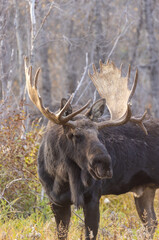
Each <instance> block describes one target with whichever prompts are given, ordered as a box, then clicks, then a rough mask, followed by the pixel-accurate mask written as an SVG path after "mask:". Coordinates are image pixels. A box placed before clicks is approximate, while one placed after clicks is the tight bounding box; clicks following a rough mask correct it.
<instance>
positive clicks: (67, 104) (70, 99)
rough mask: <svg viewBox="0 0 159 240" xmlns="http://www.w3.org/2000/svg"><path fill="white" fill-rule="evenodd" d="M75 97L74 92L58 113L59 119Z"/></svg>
mask: <svg viewBox="0 0 159 240" xmlns="http://www.w3.org/2000/svg"><path fill="white" fill-rule="evenodd" d="M72 98H73V94H72V95H71V96H70V97H69V99H68V100H67V102H66V104H65V105H64V106H63V108H62V109H61V110H60V112H59V113H58V117H59V119H61V117H62V115H63V113H64V112H65V111H66V110H67V108H68V106H69V104H70V103H71V101H72Z"/></svg>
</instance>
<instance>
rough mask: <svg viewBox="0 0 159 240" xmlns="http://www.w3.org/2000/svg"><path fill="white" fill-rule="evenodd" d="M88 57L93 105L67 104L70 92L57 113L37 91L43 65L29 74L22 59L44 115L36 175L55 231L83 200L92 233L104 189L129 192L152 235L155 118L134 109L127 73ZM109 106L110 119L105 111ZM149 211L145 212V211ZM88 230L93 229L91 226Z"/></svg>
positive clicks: (157, 178)
mask: <svg viewBox="0 0 159 240" xmlns="http://www.w3.org/2000/svg"><path fill="white" fill-rule="evenodd" d="M99 65H100V70H99V71H98V70H97V69H96V67H95V65H94V64H93V74H90V73H89V76H90V78H91V80H92V82H93V83H94V85H95V87H96V89H97V91H98V92H99V94H100V96H101V99H99V100H97V101H96V102H95V103H94V104H93V105H92V106H91V107H89V104H90V101H89V102H88V103H86V104H85V105H84V106H82V107H81V106H80V107H77V106H72V104H71V100H72V96H71V97H70V98H69V99H68V100H66V99H62V100H61V107H60V108H59V110H58V111H57V112H56V113H54V112H51V111H50V110H49V109H48V108H46V107H45V106H44V105H43V102H42V99H41V97H40V95H39V92H38V87H37V83H38V76H39V72H40V68H39V69H38V70H37V71H36V73H35V77H34V79H32V67H31V66H29V64H28V60H27V59H25V75H26V86H27V91H28V94H29V97H30V99H31V101H32V102H33V103H34V104H35V106H36V107H37V108H38V109H39V110H40V111H41V113H42V114H43V115H44V116H45V117H46V118H48V119H49V122H48V125H47V127H46V131H45V134H44V136H43V139H42V143H41V145H40V148H39V153H38V175H39V179H40V181H41V183H42V185H43V187H44V189H45V191H46V194H47V195H48V197H49V200H50V202H51V208H52V211H53V213H54V216H55V220H56V225H57V234H58V239H60V240H64V239H67V233H68V227H69V222H70V217H71V205H72V204H75V205H76V206H77V207H79V206H80V207H82V208H83V211H84V218H85V219H84V221H85V238H86V239H93V240H95V239H96V237H97V232H98V225H99V216H100V213H99V199H100V197H101V196H102V195H109V194H115V195H119V194H124V193H127V192H133V193H134V199H135V205H136V209H137V212H138V215H139V217H140V219H141V220H142V222H143V224H144V226H145V228H146V229H147V230H148V233H149V238H150V239H152V238H153V235H154V232H155V229H156V227H157V219H156V215H155V211H154V197H155V191H156V189H157V188H158V187H159V174H158V171H159V145H158V142H159V121H157V120H151V119H149V120H146V119H145V115H146V111H145V112H144V114H143V115H142V116H141V117H134V116H133V114H132V110H131V107H132V106H131V103H130V101H131V99H132V96H133V95H134V92H135V89H136V85H137V80H138V72H137V70H136V73H135V77H134V82H133V86H132V88H131V89H129V87H128V81H129V78H130V71H131V68H130V66H129V70H128V73H127V76H126V77H123V76H122V68H117V67H116V66H115V64H114V63H113V62H110V61H108V62H107V63H106V64H104V63H102V62H101V61H100V62H99ZM105 106H107V108H108V110H109V113H110V119H105V118H104V117H102V115H103V113H104V108H105ZM145 211H146V214H144V212H145ZM90 233H91V234H90Z"/></svg>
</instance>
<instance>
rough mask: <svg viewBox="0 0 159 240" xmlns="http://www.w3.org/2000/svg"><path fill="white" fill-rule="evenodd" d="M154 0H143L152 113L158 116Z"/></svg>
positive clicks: (157, 64)
mask: <svg viewBox="0 0 159 240" xmlns="http://www.w3.org/2000/svg"><path fill="white" fill-rule="evenodd" d="M154 4H155V2H154V1H151V0H144V12H145V25H146V31H147V38H148V51H149V74H150V83H151V94H152V107H153V111H154V115H155V116H156V117H159V110H158V102H159V70H158V69H159V62H158V50H157V41H156V37H155V32H154V20H153V9H154Z"/></svg>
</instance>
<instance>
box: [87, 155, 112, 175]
mask: <svg viewBox="0 0 159 240" xmlns="http://www.w3.org/2000/svg"><path fill="white" fill-rule="evenodd" d="M89 168H90V173H91V175H92V176H93V177H94V178H96V179H103V178H112V177H113V170H112V164H111V157H110V156H109V154H108V155H106V156H105V155H104V156H103V155H102V156H100V155H99V156H98V157H97V156H96V157H95V158H93V159H92V160H91V161H90V163H89Z"/></svg>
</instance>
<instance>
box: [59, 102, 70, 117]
mask: <svg viewBox="0 0 159 240" xmlns="http://www.w3.org/2000/svg"><path fill="white" fill-rule="evenodd" d="M66 103H67V99H66V98H62V99H61V107H60V109H62V108H63V107H64V106H65V104H66ZM71 113H72V106H71V104H69V105H68V107H67V109H66V111H65V112H64V114H63V116H67V115H69V114H71Z"/></svg>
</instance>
